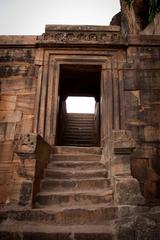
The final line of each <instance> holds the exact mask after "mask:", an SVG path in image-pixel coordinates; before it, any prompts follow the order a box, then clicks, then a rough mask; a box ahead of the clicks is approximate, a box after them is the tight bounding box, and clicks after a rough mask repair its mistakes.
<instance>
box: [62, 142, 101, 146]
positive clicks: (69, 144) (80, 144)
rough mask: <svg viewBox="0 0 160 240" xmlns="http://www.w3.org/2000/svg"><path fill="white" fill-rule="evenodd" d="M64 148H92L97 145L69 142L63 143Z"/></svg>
mask: <svg viewBox="0 0 160 240" xmlns="http://www.w3.org/2000/svg"><path fill="white" fill-rule="evenodd" d="M64 145H65V146H72V147H73V146H75V147H93V146H97V144H92V143H87V142H86V143H84V142H83V143H80V142H79V143H73V142H72V143H70V142H65V143H64Z"/></svg>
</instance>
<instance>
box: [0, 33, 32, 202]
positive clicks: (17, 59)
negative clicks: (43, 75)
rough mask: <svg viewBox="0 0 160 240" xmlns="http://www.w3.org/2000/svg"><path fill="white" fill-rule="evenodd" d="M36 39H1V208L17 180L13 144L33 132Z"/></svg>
mask: <svg viewBox="0 0 160 240" xmlns="http://www.w3.org/2000/svg"><path fill="white" fill-rule="evenodd" d="M34 39H35V38H34V37H23V36H21V37H14V36H12V37H10V36H8V37H3V36H1V37H0V192H1V194H0V204H1V203H4V202H5V201H7V196H8V191H11V188H12V186H10V183H11V179H12V177H13V167H14V166H13V161H12V159H13V140H14V138H15V135H16V134H20V133H28V132H32V130H33V119H34V102H35V92H36V78H35V76H36V67H35V66H34V57H35V49H34V48H33V46H32V44H33V42H34Z"/></svg>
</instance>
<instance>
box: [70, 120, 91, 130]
mask: <svg viewBox="0 0 160 240" xmlns="http://www.w3.org/2000/svg"><path fill="white" fill-rule="evenodd" d="M65 126H66V127H68V128H69V127H73V126H74V127H82V128H83V127H92V128H95V122H93V121H81V120H78V121H77V120H76V121H75V120H69V121H68V120H67V121H66V122H65Z"/></svg>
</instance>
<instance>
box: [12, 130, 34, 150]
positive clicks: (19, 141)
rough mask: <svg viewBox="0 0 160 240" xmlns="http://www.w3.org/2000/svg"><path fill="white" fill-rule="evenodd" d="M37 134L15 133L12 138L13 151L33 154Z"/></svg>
mask: <svg viewBox="0 0 160 240" xmlns="http://www.w3.org/2000/svg"><path fill="white" fill-rule="evenodd" d="M36 144H37V134H34V133H29V134H20V135H16V137H15V140H14V151H15V152H16V153H17V154H34V153H35V151H36Z"/></svg>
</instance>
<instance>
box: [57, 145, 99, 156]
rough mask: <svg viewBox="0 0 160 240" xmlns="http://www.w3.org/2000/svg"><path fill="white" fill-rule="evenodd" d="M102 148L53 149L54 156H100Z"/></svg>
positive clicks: (62, 147) (65, 147)
mask: <svg viewBox="0 0 160 240" xmlns="http://www.w3.org/2000/svg"><path fill="white" fill-rule="evenodd" d="M102 150H103V148H101V147H69V146H56V147H53V153H54V154H70V155H71V154H77V155H78V154H80V155H83V154H88V155H89V154H91V155H93V154H96V155H101V154H102Z"/></svg>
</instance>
